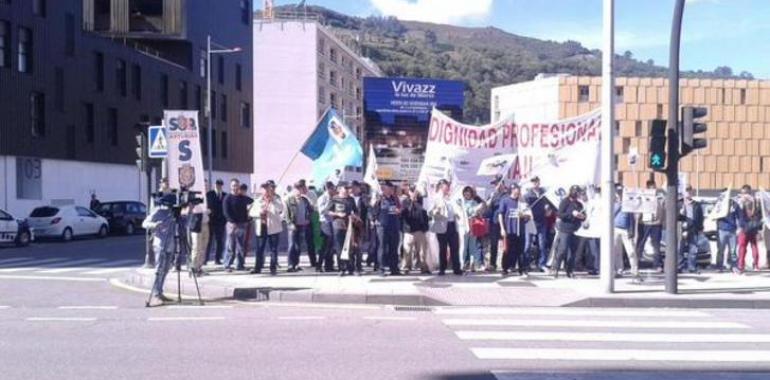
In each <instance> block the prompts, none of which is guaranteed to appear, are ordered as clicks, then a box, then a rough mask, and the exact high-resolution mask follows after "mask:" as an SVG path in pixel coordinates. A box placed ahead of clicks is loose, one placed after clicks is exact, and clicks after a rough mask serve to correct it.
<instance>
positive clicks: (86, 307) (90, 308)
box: [58, 306, 118, 310]
mask: <svg viewBox="0 0 770 380" xmlns="http://www.w3.org/2000/svg"><path fill="white" fill-rule="evenodd" d="M58 308H59V309H61V310H115V309H117V308H118V307H117V306H59V307H58Z"/></svg>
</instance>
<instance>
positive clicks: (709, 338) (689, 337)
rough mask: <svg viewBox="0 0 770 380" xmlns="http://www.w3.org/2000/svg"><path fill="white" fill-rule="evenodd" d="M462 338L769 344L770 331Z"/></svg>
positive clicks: (465, 334) (479, 336)
mask: <svg viewBox="0 0 770 380" xmlns="http://www.w3.org/2000/svg"><path fill="white" fill-rule="evenodd" d="M455 334H456V335H457V337H458V338H460V339H462V340H497V341H549V342H562V341H571V342H647V343H658V342H660V343H770V334H640V333H597V332H588V333H582V332H577V333H574V332H550V331H548V332H546V331H455Z"/></svg>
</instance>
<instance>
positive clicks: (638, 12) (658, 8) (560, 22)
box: [255, 0, 770, 79]
mask: <svg viewBox="0 0 770 380" xmlns="http://www.w3.org/2000/svg"><path fill="white" fill-rule="evenodd" d="M295 2H296V1H289V0H275V4H276V5H281V4H288V3H295ZM255 3H257V4H258V5H261V3H262V2H261V1H255ZM307 3H308V4H310V5H321V6H324V7H327V8H331V9H334V10H336V11H340V12H343V13H347V14H351V15H356V16H368V15H371V14H380V15H389V14H393V15H395V16H399V18H402V19H417V20H422V21H432V22H441V23H449V24H454V25H463V26H488V25H492V26H495V27H498V28H500V29H503V30H506V31H508V32H511V33H515V34H519V35H524V36H530V37H537V38H541V39H548V40H555V41H564V40H567V39H572V40H577V41H579V42H581V43H582V44H583V45H585V46H588V47H590V48H599V47H601V30H602V25H601V20H602V0H308V1H307ZM615 4H616V5H615V8H616V20H615V30H616V42H615V44H616V52H617V53H619V54H622V53H623V52H624V51H626V50H630V51H632V52H633V53H634V56H635V57H636V58H638V59H642V60H647V59H653V60H654V61H655V62H656V63H657V64H662V65H664V66H665V65H667V64H668V40H669V35H670V28H671V26H670V25H671V14H672V11H673V4H674V0H616V2H615ZM769 16H770V1H768V0H688V1H687V7H686V9H685V19H684V27H683V34H682V58H681V66H682V68H683V69H688V70H695V69H703V70H713V69H714V68H716V67H717V66H721V65H727V66H730V67H732V68H733V71H734V72H736V73H740V72H741V71H744V70H745V71H749V72H751V73H752V74H754V76H755V77H758V78H764V79H770V17H769Z"/></svg>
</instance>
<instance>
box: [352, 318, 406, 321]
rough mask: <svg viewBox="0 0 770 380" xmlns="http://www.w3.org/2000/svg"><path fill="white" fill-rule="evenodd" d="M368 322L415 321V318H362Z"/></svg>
mask: <svg viewBox="0 0 770 380" xmlns="http://www.w3.org/2000/svg"><path fill="white" fill-rule="evenodd" d="M364 319H366V320H370V321H416V320H417V318H415V317H364Z"/></svg>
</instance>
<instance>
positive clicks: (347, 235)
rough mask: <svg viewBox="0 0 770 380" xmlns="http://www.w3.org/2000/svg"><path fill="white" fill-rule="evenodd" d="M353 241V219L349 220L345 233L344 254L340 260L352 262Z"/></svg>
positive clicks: (341, 254)
mask: <svg viewBox="0 0 770 380" xmlns="http://www.w3.org/2000/svg"><path fill="white" fill-rule="evenodd" d="M352 239H353V218H352V216H351V217H349V218H348V230H347V232H346V233H345V243H344V244H343V245H342V252H340V260H345V261H347V260H350V249H351V248H352V247H351V246H350V245H351V240H352Z"/></svg>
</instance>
